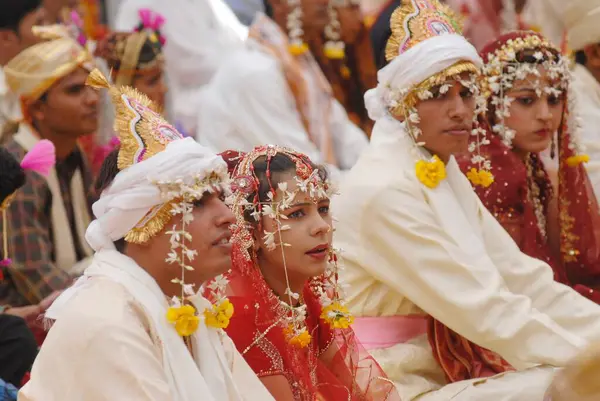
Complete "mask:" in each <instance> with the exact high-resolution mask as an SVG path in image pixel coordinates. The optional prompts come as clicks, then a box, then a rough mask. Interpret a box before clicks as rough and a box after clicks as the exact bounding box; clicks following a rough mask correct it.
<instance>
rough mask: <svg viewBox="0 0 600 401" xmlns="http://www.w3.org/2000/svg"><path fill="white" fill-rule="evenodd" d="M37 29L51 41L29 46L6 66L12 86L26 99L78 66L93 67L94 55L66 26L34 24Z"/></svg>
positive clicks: (28, 99)
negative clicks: (78, 41) (40, 25)
mask: <svg viewBox="0 0 600 401" xmlns="http://www.w3.org/2000/svg"><path fill="white" fill-rule="evenodd" d="M33 32H34V33H35V34H36V35H37V36H39V37H41V38H43V39H48V40H47V41H44V42H40V43H37V44H35V45H33V46H30V47H28V48H27V49H25V50H23V51H22V52H21V53H19V54H18V55H17V56H16V57H15V58H13V59H12V60H11V61H10V62H9V63H8V64H7V65H6V66H4V73H5V75H6V83H7V85H8V87H9V88H10V89H11V91H13V92H14V93H15V94H17V95H18V96H20V97H21V98H22V99H24V100H27V101H35V100H37V99H39V98H40V96H42V95H43V94H44V93H46V91H48V89H49V88H50V87H51V86H52V85H53V84H54V83H55V82H56V81H58V80H59V79H61V78H62V77H64V76H66V75H68V74H70V73H71V72H73V71H74V70H75V69H76V68H78V67H83V68H84V69H86V70H88V71H91V70H92V68H93V59H92V56H91V55H90V53H89V52H88V51H87V50H86V49H85V48H83V47H82V46H81V45H80V44H79V43H77V41H76V40H75V39H73V38H72V37H71V36H70V35H71V33H70V31H69V30H68V29H67V28H66V27H64V26H60V25H52V26H48V27H34V29H33Z"/></svg>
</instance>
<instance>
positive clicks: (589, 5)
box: [564, 0, 600, 198]
mask: <svg viewBox="0 0 600 401" xmlns="http://www.w3.org/2000/svg"><path fill="white" fill-rule="evenodd" d="M564 21H565V28H566V30H567V40H568V45H569V48H570V49H571V50H572V51H573V52H575V62H576V64H575V66H574V68H573V76H574V79H573V90H574V92H575V99H576V103H575V105H574V107H573V112H574V113H575V116H576V117H577V121H578V124H579V125H580V126H579V127H578V129H579V132H580V136H581V138H580V142H581V143H582V145H583V147H584V149H585V152H586V153H587V154H588V155H589V157H590V160H589V162H588V163H587V165H586V170H587V172H588V175H589V177H590V181H591V182H592V186H593V187H594V192H595V194H596V197H597V198H598V197H600V1H599V0H571V1H569V2H568V5H567V7H566V11H565V13H564Z"/></svg>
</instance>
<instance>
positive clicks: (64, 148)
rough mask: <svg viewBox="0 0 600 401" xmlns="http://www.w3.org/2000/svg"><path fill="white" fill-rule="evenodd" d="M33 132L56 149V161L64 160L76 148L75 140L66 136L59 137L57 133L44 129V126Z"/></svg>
mask: <svg viewBox="0 0 600 401" xmlns="http://www.w3.org/2000/svg"><path fill="white" fill-rule="evenodd" d="M35 131H36V132H37V134H38V135H39V136H40V138H42V139H47V140H49V141H50V142H52V144H53V145H54V148H55V149H56V159H57V160H64V159H66V158H67V157H68V156H69V155H70V154H71V153H73V151H74V150H75V149H76V147H77V138H72V137H70V136H66V135H60V134H59V133H57V132H54V131H52V130H48V129H46V127H44V126H40V127H39V128H35Z"/></svg>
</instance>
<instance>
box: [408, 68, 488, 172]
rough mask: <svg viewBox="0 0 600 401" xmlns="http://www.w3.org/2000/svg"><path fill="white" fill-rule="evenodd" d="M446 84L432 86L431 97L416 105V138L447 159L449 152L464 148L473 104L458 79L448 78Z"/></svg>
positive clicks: (466, 144)
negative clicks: (418, 133)
mask: <svg viewBox="0 0 600 401" xmlns="http://www.w3.org/2000/svg"><path fill="white" fill-rule="evenodd" d="M462 79H465V80H466V79H468V77H466V76H465V77H462ZM446 85H447V86H446V88H444V89H442V87H436V88H432V89H431V92H432V93H433V96H434V97H433V98H432V99H428V100H423V101H421V102H419V103H418V104H417V106H416V108H417V112H418V114H419V118H420V122H419V123H418V124H416V126H417V127H418V128H420V129H421V134H420V135H419V137H417V138H416V139H417V141H418V142H423V143H424V147H425V148H426V149H427V150H429V151H430V152H431V153H433V154H435V155H437V156H438V157H439V158H440V159H442V160H443V161H448V159H449V158H450V156H451V155H454V154H458V153H464V152H466V150H467V148H468V144H469V138H470V134H471V130H472V128H473V117H474V115H475V106H476V103H475V98H474V96H473V94H472V93H471V91H470V90H469V88H467V87H465V86H463V85H462V84H461V83H460V82H459V81H450V82H447V83H446ZM442 86H444V85H442ZM446 89H447V90H446ZM442 92H443V93H442Z"/></svg>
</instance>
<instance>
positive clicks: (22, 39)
mask: <svg viewBox="0 0 600 401" xmlns="http://www.w3.org/2000/svg"><path fill="white" fill-rule="evenodd" d="M46 23H47V18H46V11H45V10H44V8H42V7H39V8H37V9H35V10H34V11H32V12H30V13H29V14H27V15H26V16H25V17H23V19H22V20H21V23H20V24H19V27H18V29H17V32H15V31H12V30H8V29H4V30H0V54H1V57H0V60H2V63H3V64H4V63H7V62H8V61H10V60H11V59H12V58H13V57H15V56H16V55H17V54H19V53H20V52H21V51H23V50H24V49H26V48H28V47H29V46H31V45H34V44H36V43H38V42H40V41H41V40H42V39H41V38H39V37H37V36H35V35H34V34H33V31H32V27H34V26H36V25H45V24H46Z"/></svg>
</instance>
